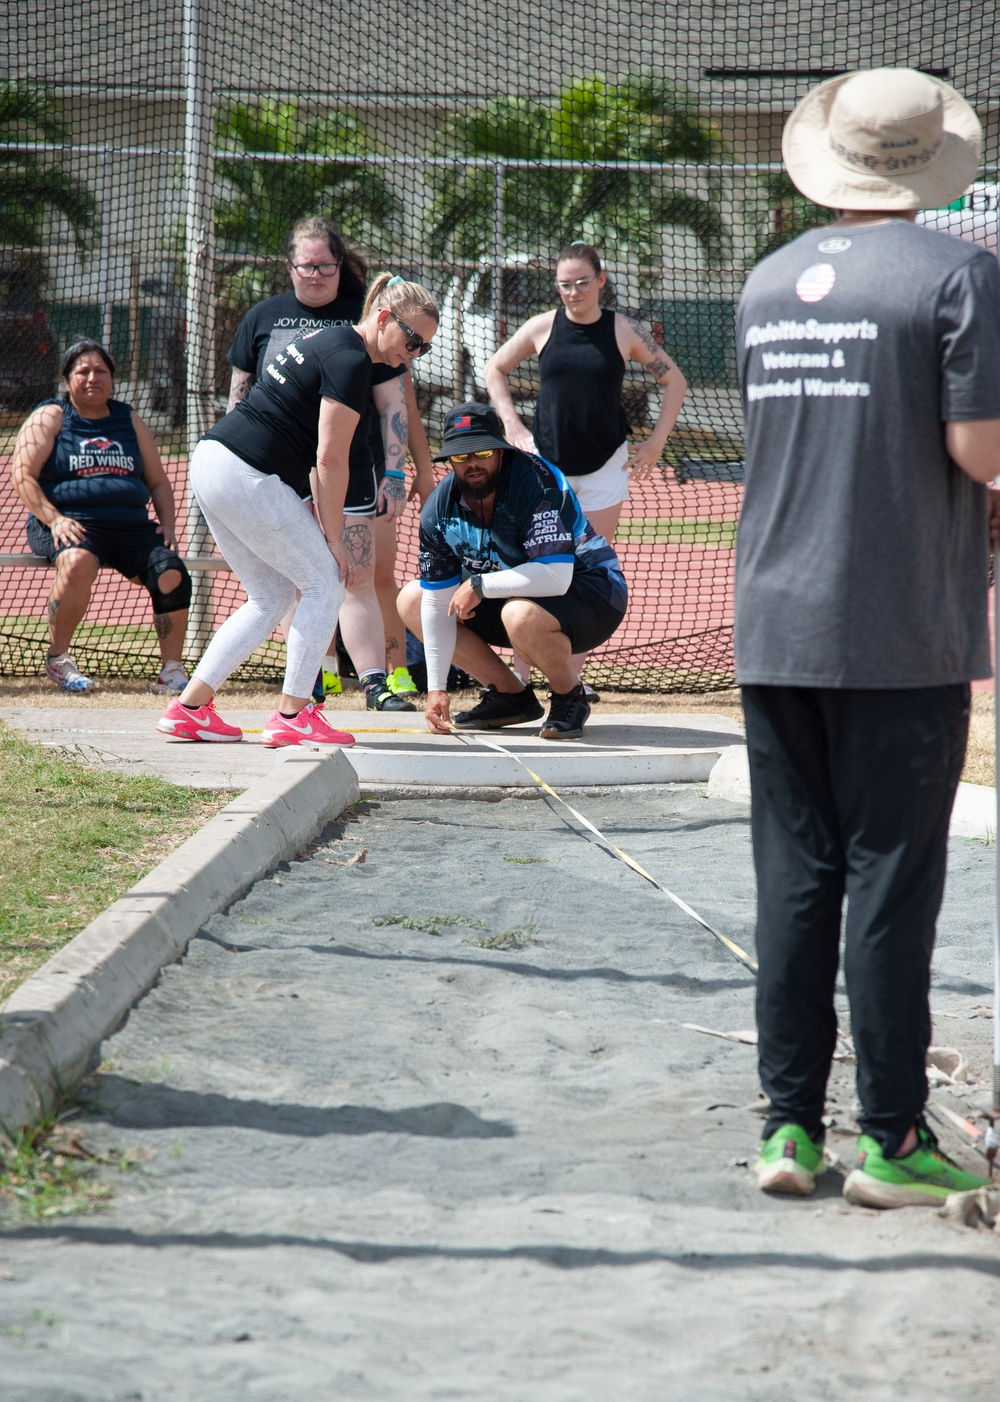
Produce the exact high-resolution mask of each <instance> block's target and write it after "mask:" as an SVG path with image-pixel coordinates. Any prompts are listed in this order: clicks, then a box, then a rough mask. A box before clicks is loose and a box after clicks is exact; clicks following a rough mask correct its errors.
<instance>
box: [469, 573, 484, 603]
mask: <svg viewBox="0 0 1000 1402" xmlns="http://www.w3.org/2000/svg"><path fill="white" fill-rule="evenodd" d="M469 584H470V585H471V587H472V592H473V594H475V596H476V598H477V599H481V598H482V597H483V577H482V575H481V574H470V575H469Z"/></svg>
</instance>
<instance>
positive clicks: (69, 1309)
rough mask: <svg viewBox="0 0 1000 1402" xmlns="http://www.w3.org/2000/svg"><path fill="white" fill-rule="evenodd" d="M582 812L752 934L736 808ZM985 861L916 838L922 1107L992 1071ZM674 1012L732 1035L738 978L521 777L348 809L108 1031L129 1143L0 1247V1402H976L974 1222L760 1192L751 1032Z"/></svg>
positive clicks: (95, 1118) (104, 1124) (742, 1023)
mask: <svg viewBox="0 0 1000 1402" xmlns="http://www.w3.org/2000/svg"><path fill="white" fill-rule="evenodd" d="M585 807H586V811H587V814H588V816H589V817H591V818H592V819H593V820H594V821H596V822H598V823H599V824H601V825H602V826H603V827H604V828H605V829H606V830H607V832H608V833H609V835H610V836H612V837H613V838H614V840H616V841H617V842H619V843H620V844H621V845H622V846H623V847H625V849H626V850H628V851H629V852H630V853H632V855H634V856H635V857H636V858H637V860H639V861H640V862H642V863H643V865H645V866H646V867H647V868H648V869H649V870H650V871H651V872H652V873H653V874H654V875H655V876H656V877H657V878H658V879H660V880H662V881H664V882H665V883H666V884H668V885H670V886H672V887H673V888H674V889H676V890H679V891H680V892H681V893H682V894H683V895H684V896H685V898H686V899H688V900H689V901H690V902H691V903H692V904H693V905H695V906H696V907H697V908H698V909H699V910H701V912H702V913H703V914H704V915H705V916H706V917H707V918H709V919H711V920H713V921H715V922H717V923H718V924H719V925H720V926H721V927H722V928H723V929H725V930H727V931H728V932H729V933H730V934H731V935H732V936H733V937H734V938H736V939H737V940H738V941H739V942H740V943H741V944H743V945H744V946H745V947H748V948H750V949H752V948H753V943H752V922H753V883H752V875H751V866H750V854H749V842H748V833H747V825H746V818H745V814H744V813H743V812H742V810H740V809H739V808H738V807H734V806H733V805H732V804H728V803H722V802H716V801H714V800H709V799H706V798H704V797H702V796H701V792H700V791H699V789H698V788H697V787H696V786H691V785H689V786H685V787H676V788H657V787H649V788H648V789H647V790H645V791H640V792H637V791H636V790H634V789H633V790H631V791H629V792H628V793H627V794H619V795H617V796H616V795H613V794H606V795H603V796H601V797H593V798H591V799H589V800H588V801H587V803H586V805H585ZM362 850H363V851H364V852H365V853H366V855H365V859H364V861H363V862H362V861H355V862H353V863H352V864H349V865H345V864H344V863H348V862H349V861H350V858H351V857H352V856H356V855H357V854H358V853H359V852H361V851H362ZM993 857H994V854H993V853H992V852H991V851H989V850H988V849H987V848H985V847H984V846H983V845H982V844H977V843H973V842H969V841H956V842H953V844H952V868H951V878H950V883H949V891H948V898H947V905H946V910H945V914H944V917H943V920H942V924H941V937H940V945H939V950H938V955H937V960H936V974H935V988H934V1007H935V1040H936V1041H938V1042H939V1043H942V1044H945V1045H950V1046H955V1047H958V1048H960V1049H961V1051H962V1053H963V1055H964V1057H965V1059H966V1061H967V1062H968V1065H969V1067H970V1069H971V1072H972V1074H973V1075H974V1076H975V1077H976V1078H977V1080H978V1082H979V1086H978V1089H977V1087H975V1086H972V1087H965V1088H964V1089H959V1090H958V1091H957V1092H956V1091H952V1090H949V1089H948V1088H947V1087H944V1088H942V1089H940V1090H936V1091H935V1092H934V1094H935V1097H938V1098H941V1102H942V1103H943V1104H947V1105H949V1106H951V1107H953V1108H955V1109H964V1108H965V1107H966V1106H967V1105H972V1104H974V1103H975V1102H976V1097H977V1095H979V1096H980V1097H981V1096H982V1095H983V1094H985V1085H984V1082H985V1081H986V1080H987V1078H988V1067H989V1062H990V1037H991V1023H990V1021H989V1019H988V1018H985V1017H982V1016H979V1015H978V1010H979V1009H980V1008H981V1007H982V1006H983V1005H984V1004H987V1003H988V1002H989V971H990V964H989V951H990V928H991V918H992V910H991V899H992V889H991V870H992V863H993ZM401 917H402V918H403V923H400V918H401ZM435 917H437V918H436V919H435ZM443 917H446V918H443ZM407 921H408V923H406V922H407ZM684 1023H696V1024H698V1025H700V1026H703V1027H708V1028H713V1029H716V1030H723V1031H726V1030H728V1031H734V1030H736V1031H738V1030H741V1029H747V1028H751V1027H752V1026H753V983H752V978H751V976H750V975H749V973H748V972H747V971H746V970H745V969H743V968H742V967H741V966H740V965H739V964H737V963H736V962H735V961H734V960H733V959H732V958H731V957H730V956H729V955H727V954H726V953H725V952H724V951H723V950H722V949H721V948H720V947H719V946H718V945H717V944H716V943H715V942H714V941H713V940H712V939H711V937H710V936H708V935H707V934H705V933H704V932H703V931H701V930H699V929H698V927H697V926H695V925H694V924H693V923H692V922H691V921H690V920H688V919H687V918H686V917H685V916H684V915H683V914H682V913H681V912H680V911H678V910H676V909H675V908H674V907H673V906H671V905H670V904H669V903H668V902H666V901H665V900H664V899H663V897H662V896H660V895H658V893H657V892H656V891H655V890H653V889H652V888H651V887H650V886H648V885H647V884H646V883H644V882H643V881H641V880H640V879H639V878H638V877H636V876H635V875H634V874H632V873H630V872H629V871H627V870H626V869H625V868H623V866H622V865H621V863H620V862H617V861H615V860H614V859H613V858H612V857H611V856H609V855H608V854H607V853H605V852H603V851H601V850H600V849H599V848H597V847H596V846H594V845H593V844H592V843H591V842H589V841H587V840H585V839H584V838H583V837H581V836H580V835H579V834H578V833H577V832H574V831H572V830H571V829H570V828H569V827H567V825H566V823H565V822H564V821H563V819H562V817H561V816H558V815H557V814H556V813H555V812H554V811H553V810H552V809H551V808H550V807H549V806H548V804H547V803H546V802H545V801H541V802H535V803H530V804H525V803H520V802H516V801H505V802H499V803H483V802H460V801H454V800H451V801H441V800H437V801H424V800H406V801H397V802H382V803H377V804H369V805H365V806H364V809H363V811H362V812H361V813H360V814H359V815H358V816H357V817H353V818H348V819H347V820H346V821H343V822H339V823H338V824H336V825H334V826H333V827H331V828H330V829H328V830H327V832H326V834H325V835H324V839H323V840H322V841H321V842H320V843H318V844H317V845H316V847H315V848H314V849H313V851H312V853H311V855H310V856H309V857H308V859H306V860H302V861H299V862H296V863H293V864H292V865H291V866H290V867H288V868H287V869H285V870H282V871H279V872H278V873H277V874H276V877H275V878H273V879H271V878H269V879H267V880H265V881H263V882H261V883H259V884H258V885H257V886H256V887H255V888H254V889H253V890H252V891H251V893H250V894H249V895H248V896H247V898H246V899H245V900H243V901H241V902H239V903H238V904H237V905H236V906H234V907H233V908H232V910H231V911H230V912H229V913H228V914H227V915H224V916H217V917H215V918H213V919H212V921H211V922H210V923H209V925H208V926H206V927H205V929H204V931H203V933H202V936H201V937H200V938H199V939H197V940H196V941H195V942H194V943H193V944H192V945H191V947H190V949H189V953H188V956H187V958H186V959H185V960H184V961H183V962H182V963H180V964H177V965H174V966H172V967H170V968H169V969H167V970H165V972H164V974H163V977H162V979H161V981H160V984H159V986H158V987H157V988H156V989H155V990H154V991H153V992H152V993H151V994H150V995H149V996H148V997H147V998H146V999H145V1000H144V1001H143V1002H142V1003H141V1004H140V1005H139V1006H138V1008H137V1009H136V1010H135V1011H134V1012H133V1013H132V1014H131V1016H130V1018H129V1020H128V1022H127V1024H126V1025H125V1027H124V1028H123V1029H122V1030H121V1032H119V1033H118V1035H116V1036H115V1037H113V1038H111V1039H110V1040H109V1041H108V1042H106V1043H105V1044H104V1047H103V1054H104V1056H105V1058H106V1062H105V1067H104V1070H103V1071H102V1073H101V1074H100V1076H99V1077H98V1079H97V1082H96V1085H95V1089H94V1097H93V1101H92V1106H91V1111H90V1114H89V1118H88V1120H87V1123H86V1127H85V1129H84V1131H83V1133H84V1137H85V1139H86V1140H87V1142H88V1143H90V1144H92V1145H93V1147H94V1148H110V1147H113V1148H114V1149H115V1150H116V1151H124V1150H126V1149H129V1148H131V1149H133V1150H136V1149H141V1150H144V1151H148V1152H149V1153H150V1154H152V1156H153V1157H151V1158H149V1159H148V1160H146V1161H145V1162H144V1163H143V1164H142V1165H141V1166H140V1168H138V1169H137V1170H133V1172H132V1173H130V1174H128V1175H126V1176H125V1177H122V1176H120V1175H117V1174H114V1173H112V1174H111V1177H112V1178H113V1179H114V1180H115V1182H116V1185H117V1194H118V1195H117V1199H116V1201H115V1203H114V1205H113V1206H112V1207H111V1209H110V1210H109V1211H107V1212H105V1213H102V1214H100V1215H97V1216H91V1217H89V1218H82V1219H76V1220H67V1221H64V1222H58V1223H48V1224H44V1225H40V1226H26V1227H20V1228H16V1229H13V1230H9V1231H8V1232H7V1233H6V1234H5V1235H4V1236H3V1238H2V1239H0V1273H2V1275H0V1298H2V1300H3V1305H2V1309H3V1329H2V1330H0V1372H2V1376H3V1379H4V1383H3V1396H4V1402H28V1399H30V1402H47V1400H48V1399H52V1402H55V1399H58V1402H111V1400H112V1399H125V1398H141V1399H143V1402H151V1399H155V1402H160V1400H161V1399H184V1400H185V1402H188V1399H191V1398H197V1399H198V1402H237V1400H238V1402H244V1400H245V1399H248V1398H257V1397H259V1398H262V1399H268V1402H271V1400H272V1399H285V1398H289V1399H291V1398H301V1397H308V1398H326V1397H330V1398H337V1399H338V1402H340V1399H366V1402H367V1400H369V1399H370V1402H397V1399H398V1402H404V1399H405V1402H413V1399H423V1398H426V1399H444V1398H457V1399H483V1398H489V1399H491V1400H492V1399H502V1402H526V1399H527V1400H529V1402H595V1399H601V1402H604V1399H609V1400H611V1399H613V1402H618V1400H619V1399H621V1402H625V1399H627V1400H628V1402H662V1399H663V1398H665V1397H677V1398H683V1399H685V1402H687V1399H694V1400H695V1402H705V1400H707V1399H712V1402H715V1399H719V1402H721V1399H723V1398H725V1399H727V1402H728V1400H729V1399H732V1398H740V1399H743V1398H754V1399H755V1398H762V1399H763V1398H770V1397H772V1396H773V1395H774V1394H775V1392H776V1391H777V1392H778V1393H782V1392H787V1393H790V1394H792V1393H794V1394H795V1395H800V1394H802V1393H803V1392H808V1393H810V1394H815V1395H821V1396H824V1397H827V1398H831V1399H841V1398H843V1399H845V1402H846V1399H852V1402H853V1399H856V1398H857V1397H859V1396H862V1397H864V1398H866V1399H870V1398H879V1399H881V1398H885V1399H890V1398H892V1399H896V1398H898V1397H900V1396H903V1395H905V1396H907V1397H912V1398H917V1399H922V1398H928V1399H930V1398H935V1399H937V1398H939V1397H940V1396H941V1395H942V1394H943V1395H946V1396H949V1397H953V1398H961V1399H963V1402H969V1400H971V1402H979V1399H982V1402H986V1399H992V1398H994V1397H995V1396H996V1378H997V1376H998V1375H1000V1343H998V1340H997V1334H996V1329H995V1320H996V1317H997V1308H998V1305H1000V1241H998V1238H997V1237H996V1236H994V1235H992V1234H985V1233H981V1234H977V1233H975V1232H972V1231H969V1230H967V1229H962V1230H959V1229H958V1228H955V1227H952V1226H949V1225H948V1224H946V1223H945V1222H943V1221H942V1220H940V1219H939V1218H938V1217H937V1216H936V1215H935V1213H934V1212H932V1211H925V1210H921V1209H907V1210H904V1211H900V1212H895V1213H891V1214H884V1215H881V1216H880V1215H878V1214H875V1213H872V1212H866V1211H860V1210H857V1209H852V1208H849V1207H848V1206H847V1205H846V1204H845V1203H844V1202H843V1200H842V1198H841V1197H840V1195H839V1188H840V1183H841V1176H840V1174H839V1172H838V1171H837V1170H833V1171H831V1172H830V1173H829V1174H828V1175H827V1177H826V1179H825V1180H824V1182H823V1186H822V1188H821V1190H820V1192H819V1193H818V1194H817V1197H816V1198H815V1199H812V1200H808V1201H801V1202H785V1201H772V1200H769V1199H767V1198H764V1197H763V1196H762V1195H761V1194H759V1193H758V1192H757V1191H756V1188H755V1187H754V1184H753V1181H752V1178H751V1175H750V1173H749V1172H748V1169H747V1167H746V1161H747V1159H748V1158H750V1159H752V1156H753V1152H754V1148H755V1144H756V1140H757V1137H758V1135H759V1131H760V1123H761V1122H760V1120H759V1118H758V1117H757V1116H756V1115H755V1114H753V1113H752V1110H751V1109H749V1108H747V1107H750V1106H752V1105H753V1103H754V1101H755V1099H756V1097H757V1086H756V1080H755V1075H754V1050H753V1047H752V1046H749V1045H746V1044H745V1043H743V1042H740V1041H731V1040H726V1039H721V1038H718V1037H711V1036H705V1035H703V1034H701V1033H698V1032H695V1031H692V1030H690V1029H688V1028H685V1027H684V1026H683V1025H682V1024H684ZM852 1076H853V1068H852V1067H850V1066H848V1065H844V1064H838V1066H837V1068H836V1073H835V1076H834V1081H833V1084H832V1087H831V1102H830V1110H831V1113H832V1114H833V1115H834V1118H835V1121H836V1124H835V1125H834V1126H833V1129H832V1131H831V1136H830V1143H831V1147H832V1148H833V1149H834V1151H835V1152H836V1153H838V1154H840V1155H841V1156H842V1157H843V1159H844V1161H845V1163H846V1162H849V1160H850V1158H851V1156H852V1150H853V1140H852V1138H851V1137H850V1130H851V1123H852V1107H853V1088H852ZM945 1142H946V1144H947V1147H948V1148H949V1149H950V1150H951V1151H953V1152H956V1153H957V1154H958V1155H959V1156H960V1157H963V1159H964V1161H965V1162H966V1163H967V1164H968V1166H970V1167H974V1166H975V1161H974V1159H973V1157H972V1155H971V1153H970V1152H969V1151H967V1150H963V1149H962V1148H961V1147H960V1146H959V1145H958V1142H957V1140H956V1138H955V1136H954V1135H952V1136H951V1137H950V1138H949V1137H948V1136H945Z"/></svg>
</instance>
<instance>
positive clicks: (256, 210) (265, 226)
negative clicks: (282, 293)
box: [215, 98, 400, 305]
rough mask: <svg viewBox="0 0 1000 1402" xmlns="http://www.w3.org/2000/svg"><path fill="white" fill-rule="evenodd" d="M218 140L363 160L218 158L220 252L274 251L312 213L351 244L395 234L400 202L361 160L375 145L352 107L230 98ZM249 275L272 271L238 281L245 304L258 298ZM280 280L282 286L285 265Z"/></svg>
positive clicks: (225, 146)
mask: <svg viewBox="0 0 1000 1402" xmlns="http://www.w3.org/2000/svg"><path fill="white" fill-rule="evenodd" d="M216 140H217V144H218V146H219V148H220V149H221V150H224V151H247V152H259V153H268V152H269V153H272V154H278V155H284V156H298V157H304V156H358V157H360V158H362V159H360V160H359V161H358V162H357V163H355V162H353V161H352V162H349V163H343V164H341V163H337V164H326V163H324V162H322V161H307V160H293V161H287V162H282V161H264V160H257V161H253V160H251V161H247V160H232V159H226V158H224V157H223V158H222V159H219V160H217V161H216V164H215V169H216V175H217V177H219V178H220V179H221V181H223V182H225V185H226V186H227V187H228V188H227V192H226V194H225V195H224V196H221V195H220V197H219V198H218V200H217V202H216V207H215V226H216V233H217V236H218V240H219V245H220V248H222V249H223V250H226V251H228V252H230V253H250V254H253V255H255V256H258V257H263V256H267V255H271V256H280V255H281V254H283V253H284V249H285V239H286V238H287V236H288V231H289V229H290V228H291V227H292V225H293V224H294V223H295V222H296V221H297V220H299V219H303V218H305V217H306V216H308V215H311V214H321V215H325V216H327V217H328V218H330V219H332V220H333V221H334V223H335V224H336V225H337V227H338V228H339V229H341V230H342V231H343V233H344V235H345V237H346V238H348V239H349V240H351V241H352V242H357V243H370V242H372V241H373V240H374V239H376V238H378V239H380V240H384V239H385V238H387V237H388V238H392V237H393V235H394V234H395V232H396V223H397V221H398V218H399V214H400V205H399V201H398V200H397V198H396V196H395V195H394V194H393V192H392V189H391V187H390V185H389V184H388V183H387V182H386V180H385V179H384V177H383V176H382V175H381V174H380V172H379V170H378V168H377V167H374V166H371V165H366V164H365V162H364V159H363V158H364V157H366V156H371V155H374V154H377V153H378V150H379V148H378V144H377V143H376V141H375V139H374V137H373V136H372V135H371V133H370V132H369V131H368V129H367V128H366V127H365V126H364V125H363V123H361V122H360V121H358V119H357V117H355V116H354V115H353V114H352V113H350V112H346V111H342V110H341V111H335V112H329V113H326V114H324V115H320V116H308V115H303V113H302V112H301V110H300V106H299V103H297V102H278V101H275V100H274V99H273V98H266V99H263V100H261V101H260V102H255V103H246V102H232V103H229V104H228V105H227V106H226V107H224V108H222V110H221V111H220V112H219V114H218V120H217V130H216ZM254 273H256V275H257V277H258V278H259V279H264V280H266V279H267V278H268V277H270V276H271V270H270V269H265V270H263V273H262V272H261V270H259V269H252V270H247V272H246V274H245V276H244V279H243V283H244V284H247V285H241V286H240V287H239V288H238V289H237V291H238V295H239V296H240V298H241V300H242V301H244V302H245V303H246V305H249V304H250V302H252V301H253V300H256V297H254V296H253V295H252V292H253V288H252V287H251V286H250V285H249V284H250V283H252V274H254ZM281 280H282V285H284V281H285V279H284V272H283V270H282V272H281ZM270 290H271V288H270V287H268V289H267V291H270ZM231 295H236V294H231ZM260 295H267V292H266V291H265V292H264V293H262V294H260ZM248 298H249V300H247V299H248Z"/></svg>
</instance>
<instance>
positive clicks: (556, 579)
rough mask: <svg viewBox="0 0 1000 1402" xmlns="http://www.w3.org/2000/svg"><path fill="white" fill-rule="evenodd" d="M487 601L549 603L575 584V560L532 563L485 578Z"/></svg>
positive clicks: (484, 596)
mask: <svg viewBox="0 0 1000 1402" xmlns="http://www.w3.org/2000/svg"><path fill="white" fill-rule="evenodd" d="M482 580H483V598H484V599H548V598H553V597H555V595H557V594H565V593H566V591H567V589H568V588H569V586H570V585H571V584H572V583H573V561H572V560H553V561H551V562H550V561H548V560H529V561H528V562H527V564H524V565H518V566H517V568H516V569H511V570H495V571H494V572H493V573H492V574H484V575H483V576H482Z"/></svg>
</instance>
